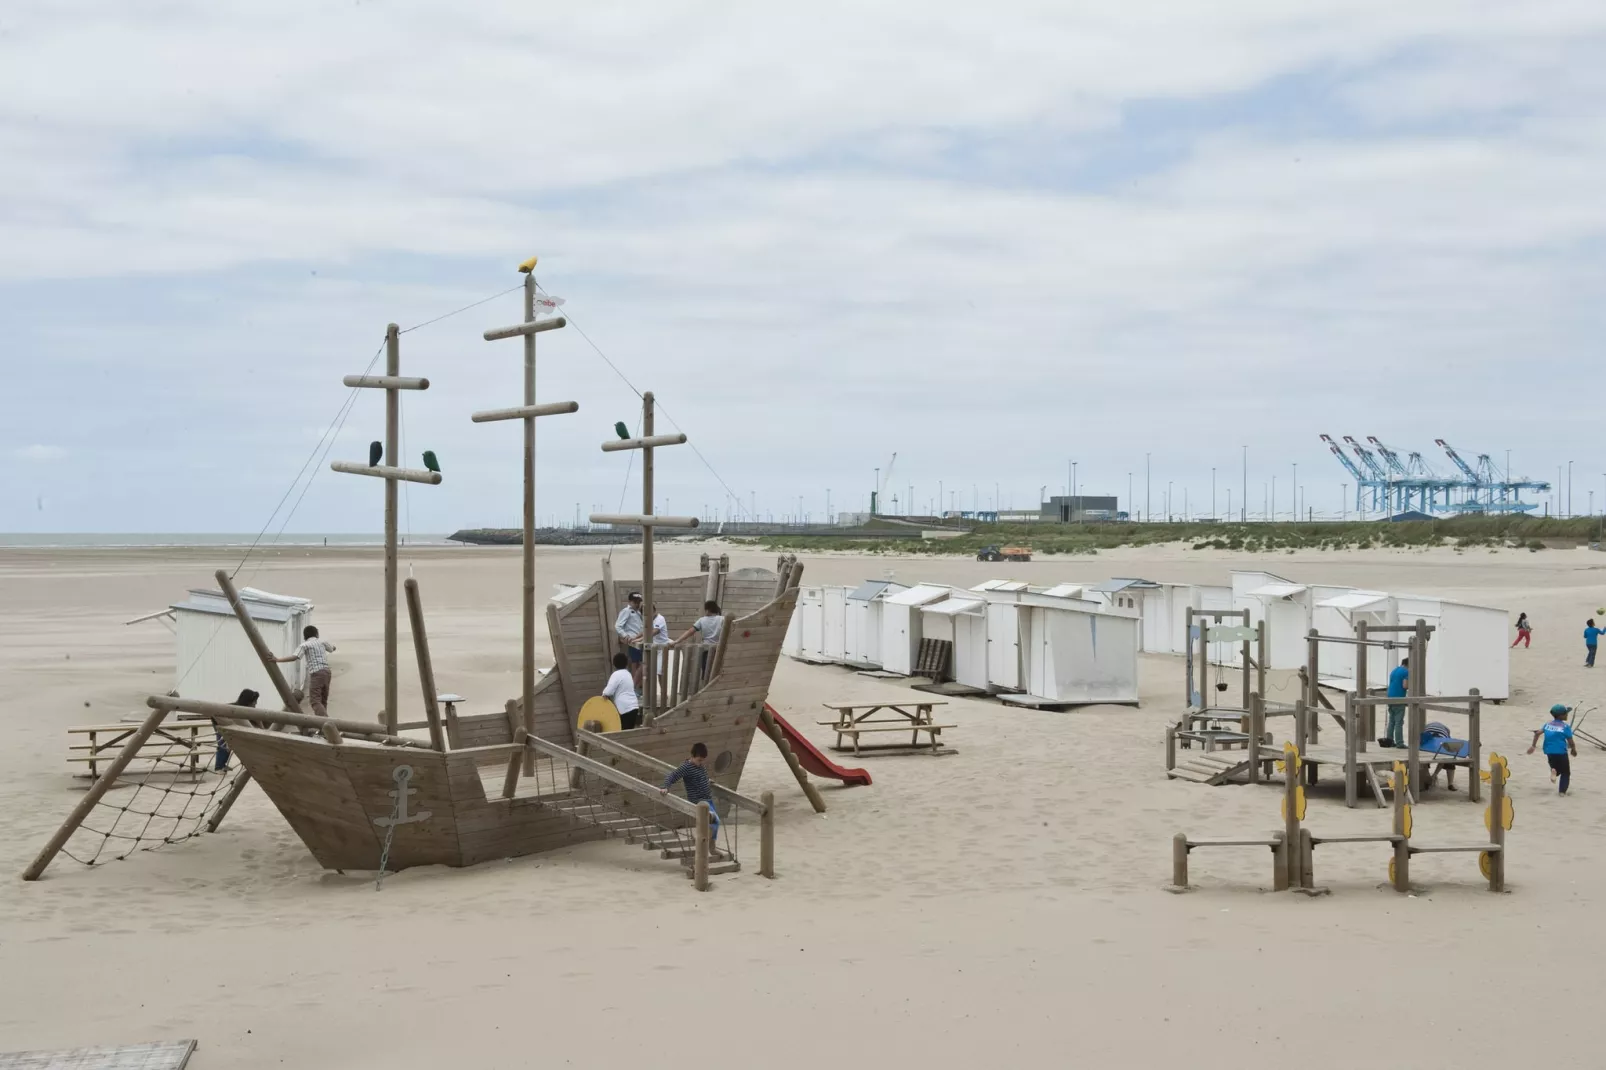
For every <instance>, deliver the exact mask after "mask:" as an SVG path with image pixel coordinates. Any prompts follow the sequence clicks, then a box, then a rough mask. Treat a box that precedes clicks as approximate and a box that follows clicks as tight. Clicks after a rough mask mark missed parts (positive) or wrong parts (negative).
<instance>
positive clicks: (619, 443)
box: [602, 435, 686, 453]
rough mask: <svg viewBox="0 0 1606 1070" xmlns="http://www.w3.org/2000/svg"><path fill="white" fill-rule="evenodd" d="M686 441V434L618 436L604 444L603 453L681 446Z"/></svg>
mask: <svg viewBox="0 0 1606 1070" xmlns="http://www.w3.org/2000/svg"><path fill="white" fill-rule="evenodd" d="M685 441H686V436H685V435H648V436H647V437H646V438H622V439H621V438H616V439H612V440H611V441H608V442H604V443H603V444H602V452H603V453H617V452H619V451H620V450H647V449H656V448H657V447H659V446H679V445H683V444H684V443H685Z"/></svg>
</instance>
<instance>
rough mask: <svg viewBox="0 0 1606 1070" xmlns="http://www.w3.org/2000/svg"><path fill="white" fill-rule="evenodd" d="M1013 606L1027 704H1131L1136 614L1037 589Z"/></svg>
mask: <svg viewBox="0 0 1606 1070" xmlns="http://www.w3.org/2000/svg"><path fill="white" fill-rule="evenodd" d="M1017 611H1018V612H1019V614H1020V617H1021V651H1022V661H1023V663H1024V667H1025V678H1024V683H1025V686H1026V692H1027V695H1026V702H1027V703H1030V702H1031V701H1032V700H1035V701H1037V702H1040V703H1043V704H1065V705H1083V704H1089V703H1098V702H1113V703H1123V704H1130V705H1137V702H1138V633H1139V631H1140V630H1141V629H1142V624H1141V622H1140V621H1139V620H1138V619H1137V618H1136V617H1128V616H1120V615H1117V614H1113V613H1103V612H1100V610H1099V606H1098V605H1097V604H1096V603H1092V602H1089V601H1086V600H1081V599H1069V598H1056V597H1053V596H1048V595H1040V594H1028V595H1026V596H1024V597H1023V598H1022V599H1021V602H1020V604H1019V606H1018V607H1017ZM1004 700H1005V701H1006V702H1007V701H1009V698H1008V696H1005V699H1004Z"/></svg>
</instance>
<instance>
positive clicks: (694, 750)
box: [658, 743, 719, 843]
mask: <svg viewBox="0 0 1606 1070" xmlns="http://www.w3.org/2000/svg"><path fill="white" fill-rule="evenodd" d="M707 763H708V744H706V743H693V744H692V745H691V757H690V758H687V759H686V760H685V761H684V762H681V763H680V768H678V769H676V770H675V771H674V772H673V773H670V774H669V775H668V776H667V777H665V778H664V786H663V787H661V788H659V789H658V790H659V791H660V792H661V793H663V794H665V795H667V794H669V789H670V788H672V787H674V786H675V781H677V780H680V781H684V782H685V784H686V801H687V802H689V803H691V804H692V805H693V806H696V805H697V804H698V803H700V802H705V803H707V804H708V838H709V842H710V843H718V842H719V811H718V810H716V809H714V789H713V788H712V787H710V786H709V783H708V770H707V769H706V768H705V766H706V765H707Z"/></svg>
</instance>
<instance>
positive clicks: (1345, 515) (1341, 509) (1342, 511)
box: [1338, 483, 1349, 520]
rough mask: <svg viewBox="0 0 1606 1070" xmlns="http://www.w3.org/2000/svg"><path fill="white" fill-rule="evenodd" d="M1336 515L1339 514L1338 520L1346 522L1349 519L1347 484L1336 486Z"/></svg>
mask: <svg viewBox="0 0 1606 1070" xmlns="http://www.w3.org/2000/svg"><path fill="white" fill-rule="evenodd" d="M1338 513H1339V518H1340V519H1342V520H1348V519H1349V484H1348V483H1340V484H1339V485H1338Z"/></svg>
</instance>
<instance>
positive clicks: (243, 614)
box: [213, 568, 302, 713]
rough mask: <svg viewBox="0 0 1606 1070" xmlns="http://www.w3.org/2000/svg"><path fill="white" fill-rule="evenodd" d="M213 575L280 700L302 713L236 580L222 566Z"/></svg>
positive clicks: (291, 709) (290, 708) (286, 705)
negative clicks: (241, 594)
mask: <svg viewBox="0 0 1606 1070" xmlns="http://www.w3.org/2000/svg"><path fill="white" fill-rule="evenodd" d="M213 576H215V577H216V578H217V584H218V587H219V588H220V589H221V590H222V591H223V596H224V597H225V598H227V599H228V600H229V605H230V606H231V607H233V609H234V615H235V616H236V617H238V618H239V619H240V627H242V628H244V629H245V637H246V639H248V640H250V642H251V649H253V650H255V651H256V652H257V657H258V658H260V659H262V667H263V668H264V669H266V670H267V673H268V679H269V680H271V681H272V682H273V689H274V690H275V691H277V692H278V693H279V701H281V702H283V703H284V708H285V709H286V710H289V711H290V712H291V713H301V712H302V709H301V703H299V702H297V701H296V695H295V692H294V691H291V690H290V683H289V681H287V680H286V679H285V678H284V673H282V672H280V671H279V663H278V662H276V661H274V660H273V651H271V650H269V649H268V644H267V641H266V640H264V639H263V638H262V633H261V632H259V631H257V622H256V621H254V620H252V619H251V612H250V610H248V609H246V608H245V603H244V602H243V601H241V600H240V592H239V591H236V590H235V589H234V581H233V580H231V579H229V574H228V572H227V571H226V570H224V569H221V568H220V569H218V570H217V571H216V572H214V573H213Z"/></svg>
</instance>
